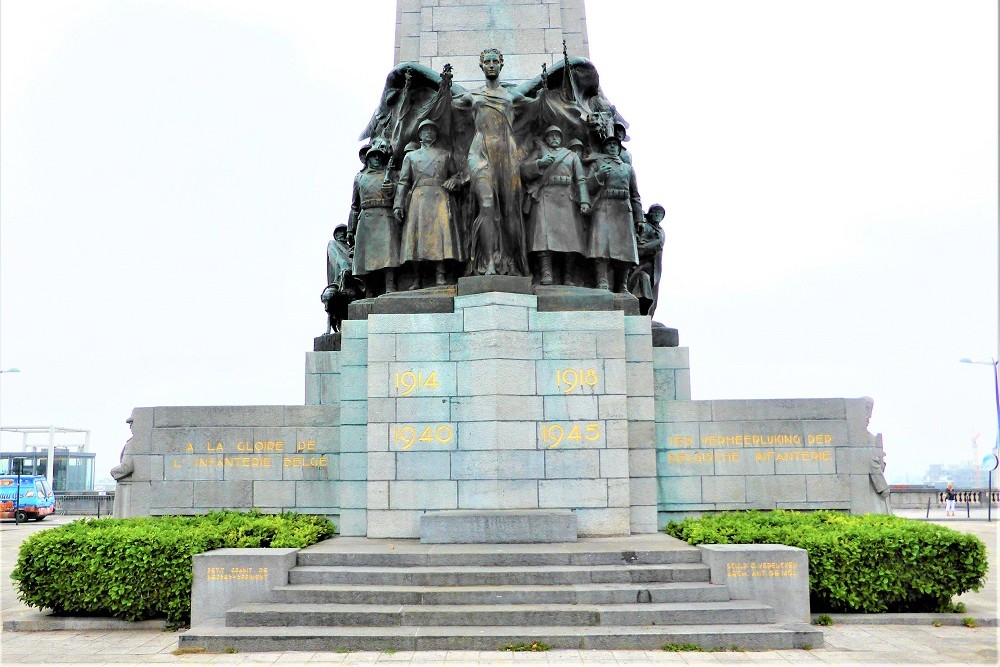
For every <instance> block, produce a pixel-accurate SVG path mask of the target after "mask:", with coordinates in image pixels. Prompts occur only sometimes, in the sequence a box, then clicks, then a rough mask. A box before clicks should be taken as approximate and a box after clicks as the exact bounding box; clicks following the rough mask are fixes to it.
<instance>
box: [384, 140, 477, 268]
mask: <svg viewBox="0 0 1000 667" xmlns="http://www.w3.org/2000/svg"><path fill="white" fill-rule="evenodd" d="M455 172H456V169H455V162H454V160H453V159H452V156H451V153H450V152H449V151H446V150H444V149H443V148H435V147H434V146H425V147H422V148H418V149H416V150H414V151H410V152H409V153H407V154H406V156H405V157H404V158H403V166H402V168H401V169H400V171H399V185H398V186H397V188H396V201H395V208H402V209H403V210H404V211H405V218H404V222H403V231H402V239H401V247H400V254H399V260H400V262H440V261H442V260H446V259H452V260H455V261H460V262H464V261H465V260H466V259H467V258H468V255H467V253H466V251H465V244H464V243H463V242H462V234H461V229H460V228H459V222H458V213H457V210H456V207H455V202H454V199H453V198H452V196H451V195H450V193H449V192H448V191H447V190H446V189H445V187H444V182H445V181H446V180H447V179H448V178H449V177H450V176H453V175H454V174H455Z"/></svg>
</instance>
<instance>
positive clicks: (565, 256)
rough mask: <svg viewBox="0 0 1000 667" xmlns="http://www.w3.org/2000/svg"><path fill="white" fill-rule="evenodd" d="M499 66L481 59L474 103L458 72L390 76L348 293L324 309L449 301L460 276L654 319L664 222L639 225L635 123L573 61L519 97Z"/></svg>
mask: <svg viewBox="0 0 1000 667" xmlns="http://www.w3.org/2000/svg"><path fill="white" fill-rule="evenodd" d="M503 65H504V60H503V54H501V53H500V51H498V50H497V49H492V48H489V49H485V50H484V51H483V52H482V53H481V54H480V56H479V66H480V69H481V70H482V72H483V78H484V83H483V85H482V86H480V87H479V88H476V89H475V90H466V89H465V88H463V87H462V86H459V85H457V84H455V83H454V82H453V80H452V72H451V65H445V66H444V68H443V70H442V71H441V72H440V73H438V72H434V71H432V70H430V69H428V68H427V67H424V66H422V65H420V64H419V63H415V62H410V63H401V64H399V65H397V66H396V67H394V68H393V70H392V71H391V72H389V74H388V75H387V76H386V79H385V87H384V88H383V92H382V99H381V100H380V102H379V105H378V108H377V109H376V110H375V113H374V114H373V115H372V119H371V121H370V122H369V124H368V127H366V128H365V130H364V132H362V135H361V140H362V141H363V142H365V146H364V148H362V151H361V153H360V157H362V160H363V162H364V167H363V168H362V170H361V172H359V173H358V175H357V176H356V177H355V179H354V196H353V199H352V206H351V216H350V223H349V228H348V230H347V235H346V238H345V243H344V244H343V248H349V249H351V251H352V252H353V259H351V260H350V271H349V272H347V273H346V274H341V275H347V276H349V277H350V278H351V280H353V281H354V282H351V283H350V284H346V283H345V282H344V280H343V279H340V282H339V283H338V285H337V286H336V288H335V287H334V283H335V281H334V280H332V279H331V282H330V287H329V288H328V292H324V303H328V304H332V303H341V302H343V300H344V298H348V299H349V298H354V297H353V296H352V295H353V294H354V293H355V292H356V293H357V296H359V297H360V296H366V297H376V296H378V295H380V294H383V293H388V292H394V291H396V290H397V289H402V290H406V289H411V290H415V289H421V288H423V287H434V288H445V287H447V286H448V285H449V284H453V283H454V282H455V280H456V278H458V277H460V276H463V275H464V276H526V277H529V278H531V279H532V282H533V283H534V284H535V285H541V286H550V285H553V286H558V285H566V286H568V287H570V288H573V287H590V288H599V289H602V290H611V291H615V292H630V293H631V294H632V295H633V296H635V297H636V298H637V299H639V300H640V303H641V310H642V312H643V313H647V314H652V312H653V311H654V310H655V308H656V300H657V299H656V297H657V288H658V284H659V276H660V265H661V260H660V257H661V254H662V249H663V233H662V230H660V228H659V227H658V223H659V221H660V220H662V217H663V216H662V213H663V209H662V207H658V206H657V207H654V208H653V209H651V212H650V215H649V216H648V220H644V219H643V213H642V204H641V202H640V199H639V192H638V188H637V187H636V177H635V171H634V170H633V169H632V166H631V162H632V160H631V156H630V155H629V154H628V153H627V152H625V151H624V150H623V147H622V142H623V141H625V140H627V139H628V135H627V129H628V123H626V122H625V119H624V118H622V117H621V115H620V114H619V113H618V111H617V109H616V108H615V107H614V105H612V104H611V103H610V102H609V101H608V99H607V97H605V95H604V93H603V92H602V91H601V88H600V78H599V76H598V73H597V69H596V68H595V67H594V65H593V64H592V63H591V62H590V61H589V60H586V59H583V58H572V59H571V58H570V57H569V55H568V54H567V53H566V52H565V47H564V51H563V60H562V62H561V63H559V64H557V65H556V66H554V67H552V68H551V70H550V69H548V68H547V67H546V66H545V65H542V67H541V73H540V74H539V76H537V77H535V78H534V79H531V80H529V81H526V82H524V83H521V84H518V85H511V84H508V83H506V82H503V81H501V80H500V75H501V72H502V71H503ZM397 169H398V171H397ZM331 243H333V242H331ZM331 247H332V246H331ZM338 248H339V249H338V252H341V253H343V252H344V250H343V248H341V247H340V246H338ZM331 256H332V255H331ZM338 261H341V262H342V263H343V261H344V260H343V259H341V260H338ZM637 265H638V268H636V267H637ZM359 279H360V281H359ZM362 284H363V289H362V288H361V287H360V285H362ZM349 288H350V289H349ZM352 289H353V291H351V290H352ZM448 289H453V288H448ZM532 289H534V288H532ZM546 289H550V288H548V287H546ZM344 295H347V296H344ZM328 297H329V298H328ZM552 298H555V297H552ZM560 298H563V297H560ZM566 298H568V297H566ZM574 298H576V297H574ZM616 298H617V297H616ZM629 298H631V297H629ZM366 303H367V302H366ZM633 303H634V301H633ZM359 307H360V306H359ZM328 309H329V305H328ZM337 312H340V311H339V310H338V311H337ZM351 312H354V311H351ZM359 312H360V311H359ZM337 326H339V320H338V319H337V318H336V317H335V316H334V313H333V312H332V311H331V314H330V327H331V328H332V329H336V327H337Z"/></svg>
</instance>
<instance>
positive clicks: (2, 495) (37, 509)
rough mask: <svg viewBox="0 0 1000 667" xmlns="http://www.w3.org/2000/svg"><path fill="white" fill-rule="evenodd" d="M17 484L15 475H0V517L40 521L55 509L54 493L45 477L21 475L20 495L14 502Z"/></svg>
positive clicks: (20, 520)
mask: <svg viewBox="0 0 1000 667" xmlns="http://www.w3.org/2000/svg"><path fill="white" fill-rule="evenodd" d="M18 484H19V482H18V477H17V475H0V519H17V521H18V522H19V523H20V522H22V521H27V520H28V519H34V520H35V521H41V520H42V519H44V518H45V517H47V516H48V515H50V514H52V513H53V512H55V511H56V495H55V494H54V493H52V487H51V486H49V480H47V479H45V477H42V476H40V475H38V476H36V475H21V478H20V487H21V497H20V500H18V502H16V503H15V502H14V501H15V496H16V495H17V489H18ZM15 515H16V516H15Z"/></svg>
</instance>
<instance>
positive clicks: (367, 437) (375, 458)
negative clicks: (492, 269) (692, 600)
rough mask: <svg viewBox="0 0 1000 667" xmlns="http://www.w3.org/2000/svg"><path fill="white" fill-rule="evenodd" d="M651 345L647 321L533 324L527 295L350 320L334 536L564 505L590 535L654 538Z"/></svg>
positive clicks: (343, 356) (589, 316)
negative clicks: (479, 512)
mask: <svg viewBox="0 0 1000 667" xmlns="http://www.w3.org/2000/svg"><path fill="white" fill-rule="evenodd" d="M651 349H652V346H651V335H650V325H649V319H648V318H645V317H638V316H629V317H627V316H625V315H624V314H623V313H622V312H620V311H603V312H538V309H537V297H535V296H533V295H524V294H508V293H497V292H492V293H486V294H475V295H469V296H459V297H456V298H455V311H454V312H452V313H433V314H373V315H370V316H369V318H368V319H367V320H356V321H348V322H345V323H344V330H343V338H342V349H341V352H340V359H339V377H340V384H341V387H340V398H341V410H340V415H341V450H340V451H341V458H340V470H341V489H342V494H343V496H342V497H343V500H342V503H341V504H342V514H341V530H342V533H343V534H355V535H365V534H366V535H368V536H369V537H416V536H418V535H419V527H420V516H421V515H422V514H423V513H424V512H426V511H431V510H449V509H540V508H541V509H557V508H566V509H573V510H574V511H575V513H576V515H577V521H578V526H579V530H580V533H581V534H583V535H626V534H629V533H630V532H649V531H652V530H655V522H656V519H655V511H656V500H655V498H656V496H655V493H656V489H655V470H656V467H655V449H654V447H653V445H654V440H653V436H654V428H653V424H654V417H655V410H654V406H653V382H652V379H653V371H652V363H651V361H652V360H651ZM314 354H315V353H314ZM352 422H354V423H352ZM640 471H641V473H640ZM633 473H635V474H633ZM630 476H632V477H636V478H639V479H640V483H639V486H638V488H636V489H632V488H630ZM365 479H367V483H365V482H364V481H363V480H365Z"/></svg>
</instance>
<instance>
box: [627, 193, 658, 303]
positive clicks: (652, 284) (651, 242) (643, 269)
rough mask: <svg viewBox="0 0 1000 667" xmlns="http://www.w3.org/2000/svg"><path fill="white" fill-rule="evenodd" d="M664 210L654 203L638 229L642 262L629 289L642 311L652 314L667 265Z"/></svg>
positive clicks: (632, 278)
mask: <svg viewBox="0 0 1000 667" xmlns="http://www.w3.org/2000/svg"><path fill="white" fill-rule="evenodd" d="M664 213H665V212H664V210H663V207H662V206H660V205H659V204H653V205H652V206H650V207H649V211H648V212H647V213H646V216H645V219H644V220H643V222H642V223H641V224H640V225H639V226H638V227H637V228H636V235H635V237H636V238H635V242H636V249H637V250H638V252H639V265H638V266H637V267H635V269H634V270H633V271H632V275H630V276H629V279H628V291H629V292H631V293H632V296H634V297H635V298H637V299H639V312H640V313H642V314H643V315H649V316H650V317H652V316H653V312H654V311H655V310H656V303H657V297H658V294H659V287H660V274H661V272H662V267H663V229H662V228H661V227H660V223H661V222H662V221H663V216H664Z"/></svg>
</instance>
